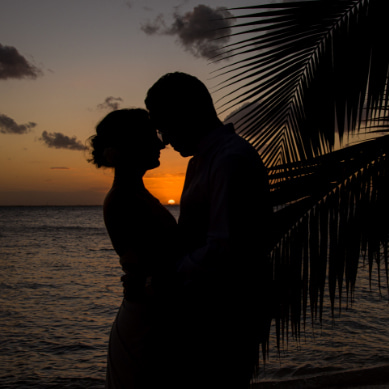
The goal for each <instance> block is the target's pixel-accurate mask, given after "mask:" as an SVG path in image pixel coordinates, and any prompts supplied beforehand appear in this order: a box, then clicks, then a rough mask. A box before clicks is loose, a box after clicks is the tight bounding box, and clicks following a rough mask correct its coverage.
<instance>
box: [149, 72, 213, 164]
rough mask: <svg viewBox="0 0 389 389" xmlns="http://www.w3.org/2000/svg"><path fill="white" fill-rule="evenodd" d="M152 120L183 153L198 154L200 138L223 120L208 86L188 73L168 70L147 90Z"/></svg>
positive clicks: (166, 140)
mask: <svg viewBox="0 0 389 389" xmlns="http://www.w3.org/2000/svg"><path fill="white" fill-rule="evenodd" d="M145 103H146V107H147V109H148V110H149V112H150V117H151V120H153V121H154V124H155V126H156V127H157V129H158V130H159V131H160V132H161V134H162V136H163V140H164V142H165V143H166V144H168V143H170V144H171V145H172V146H173V148H174V149H175V150H176V151H178V152H179V153H180V154H181V155H182V156H184V157H187V156H190V155H193V154H195V153H196V148H197V145H198V143H199V141H200V140H201V139H202V138H203V137H204V135H206V134H207V133H208V132H210V131H212V130H213V129H214V128H215V127H217V126H220V124H221V122H220V120H219V119H218V117H217V114H216V110H215V108H214V105H213V101H212V97H211V95H210V93H209V91H208V89H207V88H206V86H205V85H204V84H203V83H202V82H201V81H200V80H199V79H197V78H196V77H194V76H191V75H189V74H186V73H180V72H175V73H168V74H165V75H164V76H162V77H161V78H160V79H159V80H158V81H157V82H156V83H155V84H154V85H153V86H152V87H151V88H150V89H149V91H148V92H147V96H146V100H145Z"/></svg>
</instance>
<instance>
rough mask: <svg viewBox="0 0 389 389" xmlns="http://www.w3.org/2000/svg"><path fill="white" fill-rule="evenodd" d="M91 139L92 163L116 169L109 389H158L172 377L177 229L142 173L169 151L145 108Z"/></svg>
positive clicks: (110, 207)
mask: <svg viewBox="0 0 389 389" xmlns="http://www.w3.org/2000/svg"><path fill="white" fill-rule="evenodd" d="M90 142H91V151H92V158H91V160H90V162H92V163H94V164H95V165H96V166H97V167H98V168H100V167H108V168H113V169H114V172H115V175H114V180H113V184H112V188H111V190H110V191H109V192H108V194H107V195H106V198H105V201H104V208H103V209H104V221H105V225H106V228H107V231H108V234H109V236H110V238H111V241H112V245H113V248H114V249H115V251H116V253H117V254H118V256H119V258H120V264H121V266H122V269H123V271H124V275H123V277H122V282H123V289H124V298H123V301H122V304H121V306H120V309H119V311H118V314H117V317H116V319H115V321H114V323H113V326H112V329H111V335H110V340H109V347H108V361H107V377H106V388H107V389H122V388H128V389H138V388H151V387H155V386H156V385H158V383H159V384H161V380H163V376H164V374H166V367H167V366H168V361H167V358H166V357H167V352H168V351H167V350H168V348H169V345H168V341H169V337H170V335H169V334H171V333H172V332H171V331H173V327H174V326H173V323H172V322H173V321H171V322H170V323H168V322H167V321H166V317H172V315H170V316H169V309H172V305H169V298H170V296H171V292H172V290H173V285H174V264H175V260H176V258H177V255H176V253H177V254H178V248H177V247H176V244H177V240H176V239H175V238H176V235H177V224H176V220H175V219H174V217H173V216H172V215H171V214H170V213H169V212H168V210H167V209H166V208H165V207H164V206H163V205H162V204H161V203H160V202H159V201H158V200H157V199H156V198H155V197H153V196H152V195H151V193H150V192H149V191H148V190H147V189H146V188H145V185H144V183H143V176H144V174H145V172H146V171H147V170H150V169H154V168H156V167H158V166H159V164H160V162H159V157H160V150H161V149H163V148H164V147H165V146H164V144H163V143H162V141H161V140H160V139H159V138H158V136H157V132H156V129H155V128H153V126H152V125H151V123H150V120H149V116H148V113H147V111H145V110H143V109H139V108H137V109H121V110H117V111H113V112H111V113H109V114H108V115H107V116H106V117H105V118H104V119H103V120H102V121H101V122H100V123H99V124H98V125H97V127H96V134H95V135H94V136H92V137H91V139H90ZM173 242H174V243H173Z"/></svg>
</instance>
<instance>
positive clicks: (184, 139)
mask: <svg viewBox="0 0 389 389" xmlns="http://www.w3.org/2000/svg"><path fill="white" fill-rule="evenodd" d="M150 116H151V118H152V120H153V122H154V123H155V125H156V127H157V130H158V132H159V134H160V135H161V137H162V141H163V143H164V144H165V145H168V144H170V145H171V146H172V147H173V149H174V150H175V151H177V152H179V153H180V154H181V155H182V156H183V157H189V156H192V155H193V154H194V153H195V147H196V145H197V142H196V132H195V129H194V130H193V129H192V127H191V126H190V123H188V121H185V120H183V119H181V118H180V117H179V115H177V114H175V113H172V114H171V115H169V113H168V112H165V113H164V114H163V115H162V114H157V113H154V114H153V113H152V112H150Z"/></svg>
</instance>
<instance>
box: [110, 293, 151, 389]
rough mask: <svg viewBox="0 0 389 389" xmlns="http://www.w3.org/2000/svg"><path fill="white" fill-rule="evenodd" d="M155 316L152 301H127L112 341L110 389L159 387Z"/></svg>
mask: <svg viewBox="0 0 389 389" xmlns="http://www.w3.org/2000/svg"><path fill="white" fill-rule="evenodd" d="M154 316H155V307H154V305H153V303H152V302H151V301H141V302H137V301H134V302H133V301H128V300H126V299H123V302H122V304H121V306H120V308H119V312H118V314H117V316H116V319H115V321H114V323H113V325H112V329H111V334H110V339H109V346H108V361H107V376H106V386H105V387H106V389H145V388H147V389H148V388H151V387H154V388H155V383H156V381H157V375H158V372H157V371H156V370H157V369H156V366H157V361H156V359H157V358H156V351H157V350H156V348H157V345H156V342H155V340H156V339H155V329H154V324H155V323H154Z"/></svg>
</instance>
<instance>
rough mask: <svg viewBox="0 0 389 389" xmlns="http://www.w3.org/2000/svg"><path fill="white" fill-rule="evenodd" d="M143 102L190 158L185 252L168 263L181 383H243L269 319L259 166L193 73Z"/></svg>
mask: <svg viewBox="0 0 389 389" xmlns="http://www.w3.org/2000/svg"><path fill="white" fill-rule="evenodd" d="M145 102H146V106H147V108H148V110H149V112H150V117H151V119H152V120H153V121H154V123H155V125H156V127H157V129H158V131H159V132H160V133H161V135H162V137H163V141H164V143H165V144H170V145H171V146H172V147H173V148H174V150H176V151H177V152H179V153H180V154H181V155H182V156H183V157H188V156H191V157H192V158H191V159H190V161H189V164H188V169H187V172H186V178H185V184H184V189H183V192H182V197H181V203H180V217H179V221H178V225H179V231H180V234H181V239H182V241H181V244H182V246H183V247H184V249H185V253H184V255H183V256H182V258H181V259H180V261H179V262H178V264H177V272H178V275H179V279H180V280H181V282H182V290H181V291H180V296H181V297H180V298H181V299H182V300H180V301H181V302H182V304H181V305H180V308H179V309H180V311H179V317H180V325H181V326H180V328H179V329H178V330H177V333H176V334H175V336H176V340H177V344H178V345H179V350H180V355H179V356H178V361H177V364H178V366H177V370H178V371H179V372H180V375H179V379H180V380H181V381H184V382H180V385H182V387H183V388H191V389H195V388H234V389H240V388H245V387H247V386H248V384H249V380H250V376H251V374H252V369H253V366H254V364H255V362H256V359H257V358H258V345H259V343H260V342H262V341H263V339H264V337H265V336H266V332H267V331H268V327H269V324H270V320H269V314H268V308H269V307H268V304H267V301H266V298H265V294H266V292H267V291H268V289H267V288H268V285H269V282H270V275H269V266H268V261H267V252H268V249H269V247H268V242H269V240H270V235H269V234H270V230H271V228H270V227H271V218H272V207H271V203H270V199H269V188H268V178H267V173H266V169H265V167H264V165H263V163H262V161H261V158H260V156H259V155H258V153H257V151H256V150H255V149H254V148H253V147H252V146H251V145H250V144H249V143H248V142H247V141H245V140H244V139H243V138H241V137H240V136H239V135H237V134H235V132H234V128H233V126H232V124H227V125H223V123H222V122H221V121H220V120H219V118H218V117H217V114H216V111H215V108H214V105H213V101H212V98H211V95H210V93H209V92H208V90H207V88H206V87H205V85H204V84H203V83H202V82H201V81H200V80H198V79H197V78H196V77H193V76H191V75H188V74H185V73H179V72H176V73H169V74H166V75H165V76H163V77H161V78H160V79H159V80H158V81H157V82H156V83H155V84H154V85H153V86H152V87H151V88H150V89H149V91H148V93H147V96H146V101H145Z"/></svg>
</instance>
